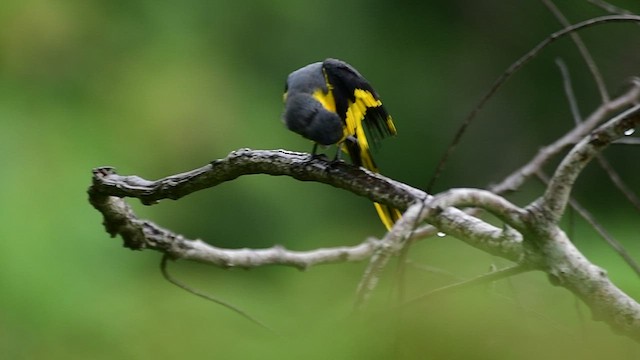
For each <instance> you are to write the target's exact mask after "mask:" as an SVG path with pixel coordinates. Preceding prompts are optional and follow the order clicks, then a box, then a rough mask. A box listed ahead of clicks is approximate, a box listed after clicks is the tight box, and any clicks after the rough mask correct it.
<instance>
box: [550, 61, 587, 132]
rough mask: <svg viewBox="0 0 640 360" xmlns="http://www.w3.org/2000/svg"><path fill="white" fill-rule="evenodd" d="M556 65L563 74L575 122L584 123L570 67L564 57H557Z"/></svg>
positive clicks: (563, 81) (565, 90)
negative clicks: (568, 67) (574, 90)
mask: <svg viewBox="0 0 640 360" xmlns="http://www.w3.org/2000/svg"><path fill="white" fill-rule="evenodd" d="M556 65H558V68H559V69H560V74H562V84H563V85H564V93H565V94H566V95H567V101H568V102H569V109H570V110H571V115H572V116H573V122H574V124H575V125H576V126H578V125H580V123H582V115H580V108H578V102H577V101H576V95H575V94H574V92H573V86H572V85H571V76H570V75H569V69H567V65H566V64H565V63H564V61H562V59H560V58H558V59H556Z"/></svg>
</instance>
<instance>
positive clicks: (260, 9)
mask: <svg viewBox="0 0 640 360" xmlns="http://www.w3.org/2000/svg"><path fill="white" fill-rule="evenodd" d="M515 4H516V2H514V3H513V4H505V3H504V2H497V1H486V2H470V1H448V2H440V3H439V4H431V3H429V2H422V3H415V4H411V3H406V4H401V3H397V2H389V1H364V0H360V1H338V0H330V1H324V2H302V1H292V0H289V1H287V0H284V1H198V0H188V1H184V2H171V1H170V2H154V1H144V0H136V1H89V2H86V1H77V0H76V1H73V0H69V1H46V0H26V1H18V0H5V1H3V2H1V3H0V130H1V131H0V159H1V160H2V166H3V169H2V177H1V179H0V184H1V186H0V200H1V201H2V209H3V212H2V214H3V216H2V217H0V238H1V239H2V245H0V264H1V265H0V269H1V271H0V289H2V296H0V354H2V355H3V356H2V357H3V358H7V359H151V358H153V359H164V358H167V359H170V358H171V359H173V358H196V357H208V358H309V359H315V358H317V359H326V358H336V359H354V358H373V359H389V358H434V359H436V358H437V359H454V358H460V359H471V358H473V359H515V358H518V359H538V358H546V359H556V358H557V359H560V358H568V357H571V358H585V359H589V358H593V359H596V358H604V357H607V358H611V359H632V358H637V357H638V356H640V353H639V352H638V348H637V345H635V344H633V343H631V342H630V341H629V340H627V339H625V338H619V337H617V336H616V335H613V334H611V333H610V332H609V330H608V329H606V328H605V327H604V326H603V325H601V324H598V323H593V322H591V321H590V320H589V315H588V314H587V311H586V310H585V309H584V308H583V307H580V308H581V313H582V315H583V316H584V318H585V320H584V323H581V322H580V321H578V317H579V316H578V313H577V312H576V310H575V305H574V299H573V298H572V297H571V296H570V295H569V294H568V293H566V292H565V291H563V290H559V289H557V288H553V287H551V285H550V284H549V283H548V282H547V281H546V279H544V278H543V277H542V276H541V275H539V274H528V275H524V276H521V277H516V278H514V279H511V280H510V281H502V282H500V283H498V284H496V285H495V288H492V287H488V288H487V287H485V288H478V289H470V290H465V291H463V292H459V293H452V294H450V295H446V296H443V297H438V298H436V299H433V300H430V301H426V302H424V303H421V304H419V305H416V306H410V307H407V308H404V309H402V310H389V308H388V307H385V306H384V305H389V304H393V301H392V299H393V298H394V296H393V294H394V293H393V289H392V286H391V285H392V284H393V282H394V279H393V277H392V273H393V271H389V274H388V277H387V278H385V279H384V282H385V284H384V286H383V287H382V288H381V289H380V290H379V291H378V292H377V293H376V298H375V299H374V310H373V311H372V313H371V314H368V315H366V316H364V317H363V318H358V317H351V316H352V315H350V311H351V306H352V303H351V302H352V300H353V294H354V289H355V286H356V284H357V282H358V279H359V276H360V274H361V272H362V270H363V264H355V265H354V264H346V265H331V266H323V267H318V268H313V269H311V270H309V271H307V272H304V273H302V272H297V271H295V270H292V269H288V268H286V269H285V268H266V269H259V270H253V271H249V272H244V271H223V270H219V269H214V268H211V267H207V266H202V265H194V264H187V263H181V262H178V263H176V264H171V266H172V269H173V270H172V271H173V272H175V274H176V276H178V277H180V278H181V279H182V280H183V281H185V282H188V283H190V284H191V285H192V286H197V287H199V288H202V289H205V290H206V291H209V292H211V293H214V294H216V295H217V296H220V297H222V298H224V299H226V300H228V301H231V302H233V303H234V304H237V305H238V306H239V307H241V308H243V309H245V310H247V311H248V312H249V313H251V314H253V315H254V316H256V317H258V318H259V319H261V320H262V321H264V322H266V323H268V324H269V325H270V326H272V327H273V328H275V329H277V330H278V331H279V332H280V333H281V335H282V336H280V337H278V336H273V335H272V334H268V333H265V332H264V331H263V330H261V329H259V328H256V327H255V326H253V325H252V324H251V323H249V322H247V321H246V320H244V319H242V318H240V317H238V316H237V315H235V314H233V313H231V312H229V311H227V310H225V309H222V308H220V307H218V306H215V305H212V304H210V303H207V302H205V301H203V300H202V299H200V298H197V297H194V296H191V295H189V294H187V293H185V292H182V291H181V290H179V289H177V288H175V287H173V286H172V285H170V284H168V283H167V282H165V281H164V280H163V279H162V278H161V276H160V273H159V271H158V263H159V261H160V256H159V254H157V253H152V252H142V253H138V252H130V251H126V250H123V249H122V248H121V247H120V244H119V239H110V238H109V237H108V235H107V234H106V233H105V232H104V230H103V228H102V226H101V224H100V222H101V219H100V217H99V214H98V213H97V212H96V211H94V210H93V209H92V208H91V207H90V205H89V204H88V202H87V201H86V193H85V190H86V188H87V187H88V185H89V182H90V170H91V169H92V168H93V167H96V166H101V165H112V166H115V167H117V168H118V170H119V172H120V173H122V174H137V175H139V176H142V177H145V178H157V177H161V176H165V175H169V174H172V173H176V172H181V171H184V170H188V169H191V168H194V167H197V166H201V165H203V164H206V163H207V162H208V161H210V160H213V159H216V158H220V157H223V156H225V155H226V154H227V153H228V152H230V151H232V150H235V149H237V148H240V147H251V148H286V149H291V150H299V151H309V150H310V148H311V144H310V143H308V142H307V141H305V140H304V139H301V138H300V137H298V136H297V135H295V134H293V133H290V132H288V131H287V130H286V129H285V128H284V126H283V125H282V124H281V122H280V112H281V106H282V105H281V94H282V89H283V84H284V79H285V77H286V75H287V74H288V73H289V72H290V71H292V70H294V69H296V68H298V67H300V66H302V65H305V64H307V63H310V62H312V61H318V60H321V59H324V58H326V57H336V58H342V59H344V60H346V61H349V62H350V63H352V64H353V65H354V66H356V67H357V68H358V69H359V70H360V71H361V72H362V73H363V74H364V75H365V76H366V77H367V78H368V79H369V80H370V81H371V82H372V83H373V84H374V85H375V87H376V89H378V90H379V92H380V95H381V96H382V98H383V99H384V101H385V104H386V105H387V107H388V109H389V110H390V112H391V113H392V115H393V116H394V119H395V120H396V124H397V127H398V131H399V136H398V137H397V138H395V139H390V140H387V141H386V142H385V143H384V144H383V147H382V149H381V151H380V152H379V154H377V155H378V158H377V159H378V163H379V165H380V166H381V168H382V171H383V173H385V174H387V175H389V176H391V177H393V178H397V179H399V180H402V181H406V182H408V183H410V184H413V185H415V186H423V185H424V184H426V182H427V180H428V176H429V175H430V174H431V172H432V170H433V167H434V164H435V162H436V160H437V158H438V156H440V154H441V153H442V151H443V149H444V146H445V144H446V143H447V141H448V140H449V139H450V137H451V135H452V134H453V131H454V129H455V127H456V126H457V125H458V124H459V123H460V121H461V119H462V118H463V116H464V115H465V114H466V113H467V112H468V111H469V110H470V109H471V108H472V107H473V105H474V101H476V100H477V99H479V98H480V95H481V93H482V92H483V91H485V90H486V89H487V88H488V86H489V85H490V84H491V82H492V81H493V80H494V79H495V78H496V77H497V76H498V75H499V73H500V72H501V71H502V70H503V69H504V68H506V67H507V66H508V65H509V63H510V62H511V61H513V60H515V59H516V58H518V57H519V56H520V55H521V54H523V53H524V52H525V51H526V50H528V49H529V48H530V47H531V46H533V45H535V44H536V43H537V42H538V41H540V40H541V39H542V38H543V37H544V36H546V35H547V34H549V33H550V32H552V31H554V30H556V29H558V28H559V26H558V25H557V24H556V23H555V21H554V20H553V18H552V17H551V15H549V14H548V13H546V11H545V10H544V8H543V7H542V6H541V5H540V4H539V3H538V2H536V1H528V2H517V5H515ZM559 5H563V4H562V3H561V2H559ZM619 5H620V6H623V7H624V6H626V7H628V8H630V9H631V10H634V8H633V7H634V6H635V7H636V8H635V10H636V12H637V11H638V8H637V4H636V3H635V2H634V1H632V0H628V1H626V2H625V1H620V2H619ZM565 7H567V8H568V6H565ZM568 10H570V11H574V12H573V13H571V12H569V13H567V15H568V16H569V17H570V18H572V19H574V20H579V19H584V18H585V17H588V16H594V15H596V14H599V12H598V11H596V10H594V9H593V8H591V7H589V6H588V5H587V4H583V5H581V6H576V9H568ZM585 36H586V37H585V40H586V41H587V43H588V45H590V46H592V49H593V50H594V54H595V57H596V60H597V61H599V63H600V64H601V66H602V70H603V72H604V75H605V79H607V80H609V87H610V89H619V88H620V87H621V86H622V85H621V84H622V83H623V81H624V79H625V78H626V77H628V76H630V75H638V74H637V71H638V68H637V63H638V60H639V59H638V54H636V53H629V51H628V49H629V46H632V44H637V43H638V40H639V39H640V32H639V31H638V30H637V27H634V26H630V25H629V26H623V25H614V26H610V27H606V26H605V27H601V28H598V29H591V30H589V32H588V33H587V34H586V35H585ZM610 39H614V40H615V41H612V40H610ZM575 53H576V52H575V49H574V48H573V47H572V44H571V43H570V42H569V41H565V42H559V43H558V45H555V46H554V47H553V49H550V50H549V52H547V53H545V54H544V55H543V56H542V57H541V58H540V59H537V60H535V61H534V62H533V63H532V64H531V65H530V68H528V69H526V70H525V71H524V72H523V73H522V74H519V75H518V76H517V77H516V78H514V79H513V81H512V82H511V83H510V84H509V85H508V86H507V87H506V88H505V90H504V91H503V92H502V93H500V94H498V96H497V97H496V98H495V99H494V100H493V102H492V103H491V105H490V106H489V107H488V108H487V109H486V110H485V112H484V114H483V115H481V117H480V118H479V119H478V122H477V123H475V124H474V125H473V126H472V127H471V130H470V132H469V133H468V134H467V140H466V141H465V142H463V144H462V145H461V147H460V148H459V149H458V152H457V153H456V156H455V158H454V159H452V162H451V164H450V165H449V167H448V168H447V171H446V172H445V177H444V178H443V179H442V181H441V183H440V184H439V189H446V188H448V187H452V186H486V184H487V183H488V182H490V181H495V180H498V179H500V178H501V177H502V176H504V175H506V174H507V173H508V171H510V170H512V169H513V168H514V166H516V165H517V164H521V163H523V162H524V161H526V160H527V159H528V158H529V157H530V156H531V155H532V154H533V153H534V152H535V151H536V150H537V149H538V147H539V146H540V145H541V144H543V143H545V142H548V141H550V140H551V139H554V138H556V137H557V136H559V135H560V134H561V133H562V132H564V131H565V130H566V129H568V128H569V127H570V126H571V124H572V120H571V119H570V116H569V112H568V106H567V104H566V101H565V98H564V96H563V93H562V87H561V83H560V76H559V73H558V71H557V69H555V68H554V65H553V62H552V60H553V58H554V57H556V56H562V57H564V58H565V59H567V60H568V63H569V66H570V69H571V70H572V71H573V72H574V73H575V76H574V83H575V85H576V88H577V89H578V91H577V93H578V97H579V100H580V101H581V104H583V107H584V108H583V113H585V114H586V113H588V112H589V111H590V110H592V109H593V108H594V107H595V106H596V105H595V104H597V102H596V101H597V94H596V91H595V88H594V86H593V83H592V81H591V80H590V78H589V76H588V73H587V72H586V70H585V67H584V64H583V63H582V62H580V59H579V58H577V57H576V55H575ZM634 71H635V73H634ZM496 129H500V134H502V135H500V141H499V142H498V141H496V140H495V139H496V134H497V133H496ZM504 134H507V136H505V135H504ZM617 150H618V149H614V151H617ZM331 151H333V150H331ZM497 154H498V156H496V155H497ZM502 154H508V156H506V157H505V156H504V155H502ZM620 154H621V155H620V156H619V157H616V158H615V159H614V160H615V161H614V162H616V163H617V164H618V165H619V166H620V165H621V166H623V172H624V175H625V176H626V177H627V178H629V179H631V180H630V183H635V184H637V183H638V177H640V172H638V170H637V167H631V166H629V164H635V163H634V162H633V161H635V160H633V159H631V158H630V157H629V156H628V155H624V154H623V153H622V151H621V152H620ZM496 159H499V161H496ZM634 181H635V182H634ZM579 186H580V187H579V188H578V189H577V196H583V199H585V200H588V198H589V197H590V196H591V195H594V194H596V193H597V197H598V199H597V201H593V210H594V211H595V212H596V213H599V214H600V215H601V216H604V220H605V221H604V222H605V223H606V224H607V225H608V226H611V227H612V228H613V229H615V231H614V232H615V235H616V236H617V237H618V238H619V239H620V240H621V241H622V242H623V243H625V244H626V245H628V246H630V247H631V249H632V254H637V253H638V251H637V250H638V248H637V244H635V245H634V244H629V243H630V242H631V237H632V236H631V235H632V234H634V233H637V229H636V228H635V227H634V225H633V224H634V221H635V220H634V219H629V218H624V216H623V214H624V213H625V212H628V210H629V209H627V208H624V207H618V206H616V207H615V208H612V206H611V204H618V203H620V202H621V201H622V200H621V198H620V197H617V195H611V196H608V194H612V193H610V190H608V189H609V188H610V184H609V183H608V180H606V178H605V177H604V176H602V174H593V176H589V178H588V179H584V180H582V179H581V182H580V184H579ZM595 190H597V191H595ZM537 191H539V189H531V190H527V191H526V192H525V193H524V194H519V195H518V196H521V197H527V196H528V198H532V197H534V196H537V195H538V192H537ZM594 196H595V195H594ZM599 206H600V207H599ZM136 209H137V211H139V214H140V215H141V216H144V217H148V218H151V219H152V220H155V221H157V222H158V223H160V224H162V225H163V226H166V227H169V228H171V229H174V230H176V231H178V232H181V233H183V234H185V235H187V236H189V237H192V238H197V237H199V238H203V239H206V240H207V241H210V242H211V243H214V244H215V245H218V246H225V247H266V246H271V245H273V244H282V245H284V246H286V247H288V248H293V249H300V250H302V249H311V248H316V247H320V246H336V245H347V244H355V243H358V242H360V241H362V240H363V239H365V238H366V237H367V236H379V235H380V234H382V232H383V228H382V226H381V225H380V224H379V222H378V219H377V217H376V214H375V211H374V209H373V207H372V206H371V204H370V203H369V202H368V201H366V200H364V199H361V198H357V197H354V196H352V195H350V194H348V193H345V192H342V191H340V190H336V189H333V188H330V187H327V186H323V185H319V184H307V183H298V182H295V181H293V180H291V179H283V178H269V177H266V176H260V177H251V178H242V179H239V180H238V181H235V182H233V183H230V184H224V185H222V186H220V187H218V188H215V189H212V190H209V191H205V192H202V193H198V194H195V195H192V196H190V197H188V198H185V199H182V200H180V201H178V202H165V203H162V204H159V205H157V206H154V207H151V208H148V207H143V206H142V205H138V204H136ZM576 227H577V229H578V234H579V240H577V242H578V244H579V247H580V248H581V249H584V250H585V253H586V254H587V255H588V256H589V257H590V258H591V259H593V260H594V261H595V262H596V263H597V264H599V265H601V266H603V267H605V268H607V269H608V270H609V273H610V275H611V276H612V278H614V279H615V280H616V282H617V283H618V284H620V285H621V286H622V287H623V288H624V289H625V290H626V291H629V292H631V293H632V294H633V295H635V296H636V297H638V296H640V294H639V293H638V291H637V277H635V275H633V274H632V273H631V272H630V271H629V269H628V268H626V267H625V266H624V265H623V263H622V261H621V260H620V259H619V258H617V257H616V256H615V255H612V254H613V253H612V252H611V250H609V249H608V248H606V247H603V245H602V244H601V243H599V242H598V240H597V238H595V237H594V235H593V233H592V231H589V230H588V227H587V226H586V225H585V224H582V223H577V224H576ZM634 246H635V247H634ZM411 258H412V259H413V260H414V261H417V262H420V263H424V264H428V265H431V266H436V267H439V268H442V269H445V270H447V271H450V272H452V273H453V274H455V275H456V276H459V277H471V276H474V275H477V274H480V273H482V272H484V271H487V270H488V267H489V265H490V264H491V263H493V262H496V261H497V260H496V259H493V258H490V257H488V256H487V255H486V254H483V253H479V252H477V251H475V250H472V249H469V248H468V247H466V246H465V245H463V244H461V243H460V242H457V241H456V240H454V239H451V238H444V239H434V240H429V241H426V242H424V243H422V244H419V245H418V246H417V247H416V249H415V251H414V252H413V253H412V254H411ZM498 262H499V261H498ZM451 281H455V280H454V279H452V278H447V277H443V276H438V275H433V274H429V273H422V272H420V271H419V270H415V269H410V270H409V280H408V289H410V294H409V295H411V296H415V295H418V294H420V293H424V292H426V291H428V290H429V289H433V288H436V287H438V286H442V285H445V284H447V283H450V282H451ZM634 292H635V293H634Z"/></svg>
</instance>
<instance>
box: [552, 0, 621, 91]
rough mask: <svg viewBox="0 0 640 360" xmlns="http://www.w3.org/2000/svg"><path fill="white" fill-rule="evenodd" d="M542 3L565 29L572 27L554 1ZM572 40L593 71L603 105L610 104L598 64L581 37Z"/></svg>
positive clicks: (573, 35)
mask: <svg viewBox="0 0 640 360" xmlns="http://www.w3.org/2000/svg"><path fill="white" fill-rule="evenodd" d="M542 3H543V4H544V5H545V6H546V7H547V8H548V9H549V11H551V13H552V14H553V16H555V17H556V19H558V21H559V22H560V24H562V26H564V27H569V26H571V23H570V22H569V20H567V18H566V17H565V16H564V14H562V12H561V11H560V9H558V7H557V6H556V4H554V3H553V1H551V0H542ZM571 40H573V42H574V43H575V44H576V47H577V48H578V51H580V55H581V56H582V58H583V59H584V61H585V63H586V64H587V67H588V68H589V71H591V76H593V80H594V81H595V82H596V87H597V88H598V92H600V98H601V99H602V103H603V104H604V103H607V102H609V93H608V92H607V86H606V85H605V83H604V80H603V79H602V74H601V73H600V70H599V69H598V65H596V62H595V61H594V60H593V57H592V56H591V53H590V52H589V50H588V49H587V46H586V45H585V44H584V42H583V41H582V38H581V37H580V35H578V34H577V33H575V32H574V33H571Z"/></svg>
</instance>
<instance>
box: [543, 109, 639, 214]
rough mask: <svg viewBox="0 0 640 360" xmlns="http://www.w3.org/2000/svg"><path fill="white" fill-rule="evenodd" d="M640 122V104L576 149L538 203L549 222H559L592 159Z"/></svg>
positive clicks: (566, 158)
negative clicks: (577, 180) (578, 179)
mask: <svg viewBox="0 0 640 360" xmlns="http://www.w3.org/2000/svg"><path fill="white" fill-rule="evenodd" d="M639 123H640V105H636V106H634V107H632V108H630V109H628V110H627V111H625V112H623V113H621V114H620V115H618V116H616V117H614V118H613V119H611V120H609V121H608V122H607V123H605V124H604V125H602V126H600V127H599V128H598V129H596V130H595V131H593V132H592V133H591V134H590V135H589V136H586V137H585V138H584V139H582V140H581V141H580V142H579V143H578V144H576V145H575V146H574V147H573V149H572V150H571V151H570V152H569V154H567V156H566V157H565V158H564V159H563V160H562V162H561V163H560V165H559V166H558V168H557V169H556V172H555V174H554V175H553V176H552V177H551V180H550V181H549V186H548V187H547V189H546V191H545V193H544V195H543V197H542V198H541V199H540V202H539V204H538V205H539V206H541V207H542V208H543V209H544V210H545V212H546V214H547V216H549V219H551V220H552V221H554V222H557V221H558V220H560V217H562V214H563V213H564V209H565V207H566V205H567V202H568V201H569V195H570V193H571V189H572V188H573V184H574V182H575V180H576V179H577V177H578V175H579V174H580V173H581V172H582V169H584V167H585V166H586V165H587V164H588V163H589V162H590V161H591V159H593V158H594V157H595V156H596V155H598V154H599V153H600V152H601V151H602V150H603V149H604V148H605V147H607V146H609V144H611V143H612V142H613V141H614V140H616V139H618V138H620V137H622V136H624V133H625V131H627V130H629V129H633V128H635V127H636V126H637V125H638V124H639Z"/></svg>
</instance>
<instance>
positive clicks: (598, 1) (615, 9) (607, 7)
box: [587, 0, 640, 25]
mask: <svg viewBox="0 0 640 360" xmlns="http://www.w3.org/2000/svg"><path fill="white" fill-rule="evenodd" d="M587 1H588V2H590V3H591V4H593V5H595V6H597V7H599V8H601V9H603V10H604V11H606V12H608V13H611V14H618V15H633V13H632V12H631V11H629V10H625V9H623V8H621V7H619V6H615V5H613V4H610V3H608V2H606V1H603V0H587ZM639 25H640V24H639Z"/></svg>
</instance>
